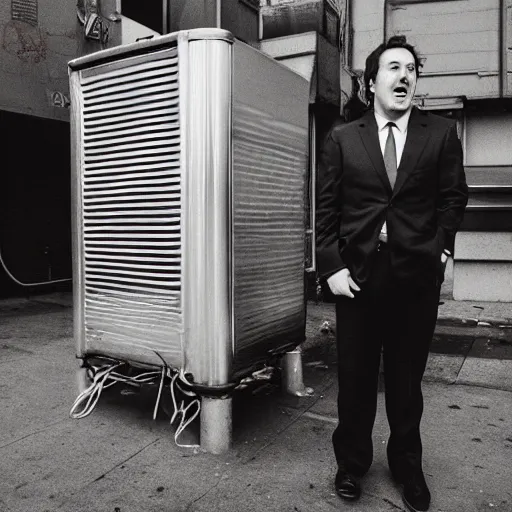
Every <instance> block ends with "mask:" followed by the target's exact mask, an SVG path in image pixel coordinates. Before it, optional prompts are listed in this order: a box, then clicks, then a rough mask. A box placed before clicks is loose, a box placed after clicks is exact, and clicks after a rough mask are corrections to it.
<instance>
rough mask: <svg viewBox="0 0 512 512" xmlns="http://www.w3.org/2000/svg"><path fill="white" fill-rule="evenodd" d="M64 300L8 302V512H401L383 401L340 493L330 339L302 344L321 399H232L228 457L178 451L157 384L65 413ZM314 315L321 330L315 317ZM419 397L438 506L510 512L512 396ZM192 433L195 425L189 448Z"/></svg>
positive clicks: (0, 503) (68, 355) (3, 458)
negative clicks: (361, 459)
mask: <svg viewBox="0 0 512 512" xmlns="http://www.w3.org/2000/svg"><path fill="white" fill-rule="evenodd" d="M66 300H67V299H66V297H55V296H54V297H39V298H36V299H32V300H18V301H12V300H10V302H9V303H7V302H3V304H0V321H1V327H0V337H1V341H0V388H1V395H0V400H1V405H2V406H1V411H2V412H1V415H0V474H1V475H2V479H0V512H46V511H48V512H53V511H65V512H81V511H84V512H103V511H105V512H141V511H144V512H146V511H147V512H152V511H155V512H157V511H158V512H162V511H172V512H174V511H176V512H181V511H197V512H199V511H208V512H211V511H214V512H215V511H222V512H224V511H225V512H230V511H250V512H252V511H254V512H259V511H265V512H268V511H283V512H284V511H290V512H294V511H301V512H306V511H319V512H323V511H332V510H344V509H350V510H354V511H356V510H357V511H362V512H385V511H386V512H388V511H400V510H404V509H403V505H402V504H401V500H400V496H399V492H398V489H397V488H396V487H395V486H394V484H393V483H392V482H391V480H390V478H389V474H388V470H387V466H386V461H385V446H386V445H385V443H386V439H387V435H388V429H387V425H386V420H385V413H384V404H383V396H382V393H380V394H379V410H378V417H377V420H376V425H375V435H374V440H375V457H374V464H373V466H372V469H371V471H370V473H369V474H368V475H367V477H366V478H365V480H364V481H363V497H362V499H361V500H360V501H359V502H358V503H355V504H350V505H349V504H346V503H344V502H342V501H341V500H340V499H339V498H338V497H337V496H336V495H335V494H334V492H333V486H332V482H333V478H334V474H335V461H334V456H333V453H332V448H331V441H330V437H331V434H332V431H333V429H334V427H335V424H336V392H337V386H336V373H335V358H334V357H333V351H332V350H331V347H330V346H329V345H326V344H324V345H321V344H315V343H314V342H313V341H314V340H311V339H308V343H309V344H310V345H309V349H308V350H307V352H306V355H305V365H304V373H305V380H306V385H308V386H311V387H313V388H314V390H315V393H314V395H313V396H311V397H306V398H298V397H292V396H287V395H284V394H282V393H281V392H280V390H279V389H277V387H276V386H273V385H266V386H263V387H261V388H258V389H256V390H254V391H253V392H251V391H250V390H247V392H240V393H238V394H237V395H236V397H235V403H234V446H233V450H232V452H231V453H229V454H228V455H226V456H222V457H219V456H212V455H209V454H205V453H202V452H201V451H199V450H197V449H196V450H194V449H190V448H179V447H177V446H176V445H175V443H174V438H173V433H174V428H173V427H171V426H170V425H169V418H168V413H167V414H166V412H165V411H169V400H168V399H167V401H166V402H165V403H164V404H163V406H162V409H161V412H160V414H159V416H158V418H157V420H156V421H153V420H152V419H151V418H152V410H153V406H154V403H155V399H156V389H152V388H149V389H145V390H142V391H141V392H138V393H136V394H122V393H120V392H119V389H118V390H116V388H115V387H114V388H112V390H110V391H108V392H106V393H105V394H104V395H103V396H102V398H101V400H100V403H99V405H98V406H97V408H96V409H95V410H94V411H93V413H92V414H91V415H90V416H88V417H87V418H84V419H82V420H73V419H70V418H69V415H68V414H69V410H70V407H71V404H72V402H73V401H74V399H75V398H76V393H77V392H76V387H75V370H76V368H77V362H76V360H75V358H74V342H73V339H72V322H71V308H70V303H69V301H67V302H66ZM310 317H312V318H313V321H311V320H310V322H309V323H308V329H309V330H311V329H313V330H315V327H314V325H316V320H315V319H314V317H313V313H312V310H311V309H310ZM312 326H313V327H312ZM472 329H475V328H472ZM319 330H320V332H321V334H322V336H323V335H324V334H323V333H322V331H321V329H320V328H319ZM324 341H325V339H324ZM306 345H307V344H306ZM325 346H327V347H328V349H325V348H322V347H325ZM424 390H425V404H426V405H425V415H424V422H423V438H424V450H425V471H426V476H427V480H428V482H429V484H430V487H431V490H432V493H433V502H432V507H431V510H432V511H435V512H460V511H464V512H482V511H486V510H497V511H500V512H510V511H512V488H511V486H510V482H511V481H512V466H511V463H510V460H511V454H512V430H511V425H512V393H511V392H509V391H505V390H500V389H493V388H491V387H480V386H467V385H457V384H454V385H449V384H447V383H446V380H443V379H437V380H436V381H428V382H426V383H425V386H424ZM196 436H197V432H196V431H195V430H194V429H192V430H190V431H187V432H186V433H185V434H184V436H183V438H182V439H181V442H185V443H186V442H189V443H192V442H195V441H197V437H196Z"/></svg>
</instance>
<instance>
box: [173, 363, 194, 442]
mask: <svg viewBox="0 0 512 512" xmlns="http://www.w3.org/2000/svg"><path fill="white" fill-rule="evenodd" d="M178 377H179V374H178V373H176V374H175V375H174V376H173V378H172V380H171V397H172V403H173V406H174V413H173V415H172V418H171V425H172V424H173V423H174V421H175V420H176V418H177V417H178V415H179V414H181V420H180V423H179V425H178V427H177V428H176V432H175V433H174V442H175V443H176V446H179V447H181V448H199V445H198V444H182V443H180V442H179V441H178V437H179V436H180V434H181V433H182V432H183V431H184V430H185V429H186V428H187V427H188V426H189V425H190V424H191V423H192V422H193V421H194V420H195V419H196V418H197V415H198V414H199V412H200V410H201V402H200V401H199V399H198V398H195V399H194V400H192V401H191V402H190V403H189V404H188V405H187V406H186V407H183V405H184V404H185V401H184V400H182V401H181V403H180V406H179V408H178V404H177V402H176V395H175V388H176V387H177V386H178V384H177V383H176V380H177V379H178ZM180 390H181V391H182V392H185V391H184V390H183V389H181V388H180ZM190 393H191V392H190V391H189V392H187V393H186V394H188V395H189V396H190ZM194 396H195V394H194ZM194 405H195V406H197V409H196V411H195V412H194V413H193V414H192V416H191V417H190V418H189V419H188V420H187V419H186V417H187V413H188V411H189V409H190V408H191V407H193V406H194Z"/></svg>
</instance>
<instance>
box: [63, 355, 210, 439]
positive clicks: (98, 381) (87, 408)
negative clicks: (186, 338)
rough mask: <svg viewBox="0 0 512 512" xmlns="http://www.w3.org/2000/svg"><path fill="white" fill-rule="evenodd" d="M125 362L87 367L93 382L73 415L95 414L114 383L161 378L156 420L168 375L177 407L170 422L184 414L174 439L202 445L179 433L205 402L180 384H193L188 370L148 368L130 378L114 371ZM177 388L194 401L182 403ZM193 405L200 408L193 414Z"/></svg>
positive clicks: (82, 395)
mask: <svg viewBox="0 0 512 512" xmlns="http://www.w3.org/2000/svg"><path fill="white" fill-rule="evenodd" d="M123 364H124V363H122V362H119V363H111V364H107V365H103V366H100V367H95V366H91V367H90V368H89V369H88V370H87V371H88V373H90V374H92V377H91V378H92V382H91V385H90V386H89V387H88V388H87V389H85V390H84V391H82V392H81V393H80V394H79V395H78V397H77V398H76V400H75V401H74V403H73V405H72V407H71V410H70V412H69V415H70V416H71V417H72V418H73V419H81V418H85V417H86V416H88V415H89V414H91V412H92V411H93V410H94V408H95V407H96V404H97V403H98V400H99V398H100V395H101V392H102V391H103V390H104V389H108V388H109V387H110V386H113V385H114V384H117V383H118V382H124V383H125V384H128V385H131V386H135V387H140V386H141V385H142V384H151V383H154V382H155V381H156V379H157V378H159V379H160V383H159V386H158V395H157V399H156V403H155V407H154V409H153V419H154V420H155V419H156V417H157V414H158V408H159V405H160V399H161V396H162V390H163V385H164V380H165V377H166V376H167V377H168V378H170V379H171V384H170V391H171V397H172V403H173V407H174V412H173V415H172V417H171V421H170V424H171V425H173V423H174V422H175V421H176V420H177V419H178V418H179V417H181V418H180V421H179V424H178V426H177V427H176V431H175V433H174V442H175V443H176V445H177V446H179V447H181V448H199V445H198V444H183V443H180V442H179V441H178V438H179V436H180V435H181V434H182V433H183V432H184V431H185V430H186V429H187V427H188V426H189V425H190V424H191V423H192V422H193V421H194V420H195V419H196V418H197V416H198V414H199V412H200V411H201V401H200V400H199V398H197V394H196V393H194V392H193V391H190V390H187V389H184V388H183V387H182V386H180V381H182V382H183V383H184V384H186V385H187V386H190V382H188V380H187V378H186V377H185V372H184V371H183V370H181V371H179V372H175V373H174V374H172V375H171V369H170V368H169V367H166V366H163V367H162V369H161V370H160V371H148V372H144V373H140V374H138V375H135V376H133V377H128V376H126V375H122V374H120V373H117V372H115V371H114V370H115V369H116V368H118V367H119V366H122V365H123ZM109 381H110V382H109ZM177 390H179V391H180V392H181V393H183V394H184V395H186V396H189V397H193V400H192V401H191V402H190V403H189V404H188V405H187V406H185V400H182V401H181V402H180V404H179V406H178V402H177V399H176V391H177ZM193 407H196V410H195V411H194V412H193V413H192V414H191V415H190V416H189V412H190V411H191V409H192V408H193Z"/></svg>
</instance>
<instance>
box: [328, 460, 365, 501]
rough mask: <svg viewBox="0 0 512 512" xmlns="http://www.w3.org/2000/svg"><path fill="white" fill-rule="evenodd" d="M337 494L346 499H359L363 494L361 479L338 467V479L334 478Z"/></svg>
mask: <svg viewBox="0 0 512 512" xmlns="http://www.w3.org/2000/svg"><path fill="white" fill-rule="evenodd" d="M334 485H335V488H336V494H337V495H338V496H339V497H340V498H343V499H344V500H349V501H353V500H357V499H358V498H359V497H360V496H361V485H360V484H359V480H358V479H357V478H356V477H355V476H353V475H351V474H350V473H349V472H348V471H346V470H345V469H344V468H341V467H340V468H338V472H337V473H336V479H335V480H334Z"/></svg>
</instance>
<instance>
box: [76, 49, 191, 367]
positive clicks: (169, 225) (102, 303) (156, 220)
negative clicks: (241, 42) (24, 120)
mask: <svg viewBox="0 0 512 512" xmlns="http://www.w3.org/2000/svg"><path fill="white" fill-rule="evenodd" d="M134 60H135V59H132V62H131V63H130V61H127V64H126V67H122V68H119V67H118V68H116V69H114V68H111V69H110V70H108V67H107V66H105V69H106V71H103V72H102V70H101V67H100V68H98V69H99V72H98V73H94V74H89V75H87V76H82V78H81V90H82V96H83V141H84V144H83V155H82V157H83V169H84V174H83V181H82V190H83V197H82V208H83V235H84V237H83V239H84V246H83V250H84V253H83V254H84V284H85V324H86V325H85V326H86V343H87V344H88V346H89V348H90V349H91V350H92V351H93V349H94V347H98V348H99V347H100V346H101V349H102V352H103V353H105V349H106V348H108V347H105V344H112V346H114V347H115V348H116V350H118V351H120V352H121V353H122V352H126V353H130V354H132V353H133V347H137V348H139V349H142V350H144V351H146V349H148V350H150V351H153V350H155V351H158V352H159V353H160V354H162V355H165V356H167V357H165V359H166V360H169V357H170V356H172V355H174V356H175V357H171V360H172V359H175V358H179V356H180V353H181V346H180V345H181V342H180V333H181V331H182V307H181V173H180V146H181V140H180V122H179V88H178V56H177V51H176V49H172V50H168V51H166V52H164V53H162V54H161V55H160V56H158V58H154V59H153V60H151V61H149V62H148V61H144V62H142V61H141V60H138V61H135V62H134ZM120 347H121V348H120ZM178 360H179V359H178ZM171 362H172V361H171ZM174 362H177V361H174Z"/></svg>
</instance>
